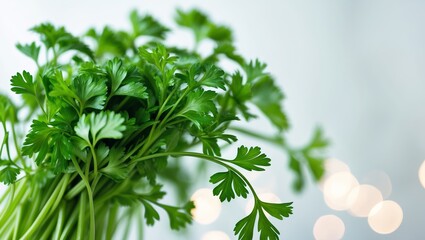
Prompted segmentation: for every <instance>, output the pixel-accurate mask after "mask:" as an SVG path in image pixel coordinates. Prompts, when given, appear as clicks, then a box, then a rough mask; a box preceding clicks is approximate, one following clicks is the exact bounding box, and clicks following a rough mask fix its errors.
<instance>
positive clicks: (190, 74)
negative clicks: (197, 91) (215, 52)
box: [176, 64, 226, 90]
mask: <svg viewBox="0 0 425 240" xmlns="http://www.w3.org/2000/svg"><path fill="white" fill-rule="evenodd" d="M223 75H224V71H223V70H221V69H220V68H218V67H216V66H214V65H201V64H193V65H192V66H191V67H190V68H189V69H188V70H186V71H184V72H183V73H177V74H176V76H177V77H178V78H179V79H181V80H183V81H184V82H187V83H188V84H189V86H190V87H192V88H195V87H198V86H208V87H213V88H221V89H223V90H226V87H225V82H224V78H223Z"/></svg>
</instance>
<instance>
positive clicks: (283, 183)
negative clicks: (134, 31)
mask: <svg viewBox="0 0 425 240" xmlns="http://www.w3.org/2000/svg"><path fill="white" fill-rule="evenodd" d="M106 2H107V1H82V0H74V1H52V0H41V1H29V0H26V1H1V2H0V81H1V85H0V86H1V87H0V89H1V91H2V92H5V91H8V90H7V88H9V87H8V81H9V79H10V76H11V75H13V74H15V73H16V72H17V71H21V70H22V69H28V70H31V69H33V66H32V63H31V62H30V61H29V60H27V59H26V58H25V57H23V56H22V55H21V54H20V53H18V51H17V50H15V48H14V45H15V43H16V42H17V41H20V42H27V41H29V40H30V39H35V36H34V35H33V34H31V33H28V32H27V29H29V28H30V27H31V26H33V25H34V24H36V23H39V22H42V21H46V20H48V21H51V22H53V23H55V24H62V25H65V26H67V28H68V29H69V30H70V31H71V32H74V33H81V32H82V31H83V30H84V29H86V28H87V27H88V26H92V25H95V26H102V25H104V24H112V25H114V26H128V24H127V18H126V16H127V13H128V12H129V10H130V9H132V8H134V7H137V8H138V9H139V10H140V11H144V10H146V11H148V12H150V13H151V14H153V15H155V16H158V17H159V18H160V19H161V20H163V22H165V23H170V22H171V18H170V16H171V15H172V14H173V12H174V8H175V7H176V6H181V7H183V8H188V7H191V6H198V7H200V8H201V9H203V10H205V11H207V12H208V13H209V14H210V15H212V16H213V18H214V19H215V20H218V21H220V22H223V23H226V24H229V25H231V26H232V27H233V29H234V30H235V34H236V38H237V44H236V45H237V46H238V48H239V49H240V52H241V53H243V55H245V56H248V57H252V58H255V57H258V58H260V59H262V60H264V61H265V62H267V63H268V64H269V70H270V72H272V73H273V74H274V75H275V76H276V78H277V79H279V81H280V82H279V83H280V85H281V86H282V87H283V89H284V91H285V93H286V95H287V97H288V100H287V101H286V103H285V107H286V109H287V112H288V113H289V115H290V117H291V122H292V125H293V128H292V130H291V132H290V138H291V140H292V142H293V143H303V142H304V141H306V139H307V138H308V137H309V134H310V133H311V131H312V129H313V127H314V126H315V125H316V124H317V123H320V124H321V125H322V126H323V127H324V128H325V130H326V133H327V136H329V137H330V138H331V139H332V142H333V145H332V147H331V148H330V151H329V153H330V154H331V155H332V156H335V157H338V158H340V159H342V160H343V161H345V162H346V163H347V164H349V165H350V167H351V169H352V171H353V173H354V174H355V175H356V176H357V177H358V178H359V179H361V178H362V177H363V176H365V175H366V173H368V172H371V171H373V170H384V171H386V172H387V173H388V174H389V176H390V177H391V179H392V182H393V193H392V194H391V196H390V197H389V198H390V199H393V200H395V201H398V202H399V203H400V205H401V207H402V208H403V210H404V221H403V223H402V226H401V227H400V229H399V230H397V231H396V232H395V233H393V234H391V235H389V236H380V235H378V234H376V233H374V232H373V231H372V230H371V229H370V228H369V227H368V225H367V221H366V220H365V219H357V218H354V217H351V216H350V215H349V214H347V213H345V212H335V211H332V210H330V209H329V208H327V207H326V205H325V203H324V201H323V200H322V195H321V193H320V191H319V190H318V189H317V188H316V187H314V186H309V188H308V189H307V191H305V192H304V193H303V194H302V195H295V194H293V193H292V192H291V191H290V189H289V185H290V180H291V179H292V178H291V175H290V174H289V173H288V171H287V170H286V168H285V166H286V163H285V162H284V161H283V160H284V158H282V156H281V154H280V152H279V151H278V150H276V149H273V148H272V147H269V148H264V149H265V150H266V151H267V152H268V153H269V155H270V156H271V157H273V158H274V159H275V163H274V166H275V168H274V169H273V174H274V176H272V175H271V174H268V175H267V177H266V178H267V180H268V181H269V180H274V181H275V182H270V183H269V182H262V181H264V179H263V178H260V179H259V181H258V183H257V185H258V186H260V187H261V186H275V187H274V191H276V192H277V193H278V195H279V197H280V198H281V199H282V200H284V201H295V203H294V206H295V209H294V212H295V215H293V217H291V218H290V219H289V220H287V221H286V222H285V223H279V229H281V231H282V236H283V238H284V239H312V238H313V236H312V229H313V224H314V221H315V220H316V219H317V218H318V217H320V216H321V215H324V214H336V215H338V216H340V217H341V218H342V219H343V221H344V222H345V225H346V234H345V239H423V238H425V228H424V227H423V224H424V223H425V205H424V204H423V203H424V198H425V190H424V189H423V188H422V187H421V186H420V184H419V181H418V178H417V171H418V167H419V165H420V163H421V162H422V161H423V160H424V159H425V148H424V143H425V127H424V123H425V109H424V103H425V95H424V94H423V93H424V89H425V81H424V79H425V68H424V65H425V44H424V43H425V28H424V26H423V25H424V22H425V14H424V13H423V12H424V8H425V2H424V1H419V0H418V1H409V0H404V1H401V0H400V1H390V0H375V1H364V0H363V1H361V0H355V1H354V0H351V1H348V0H346V1H343V0H340V1H329V0H323V1H314V0H294V1H270V0H268V1H247V0H237V1H236V0H233V1H224V0H215V1H208V2H207V1H195V0H190V1H189V0H188V1H178V0H175V1H153V0H151V1H129V0H121V1H118V2H116V1H109V2H108V3H106ZM112 3H113V4H112ZM180 37H187V35H184V34H182V35H181V36H180ZM179 39H180V38H176V39H174V41H176V42H177V41H179ZM261 126H264V125H261ZM245 142H247V141H245ZM247 143H249V142H247ZM253 144H258V143H256V142H254V143H251V145H253ZM279 161H280V162H279ZM279 168H281V169H284V170H282V171H281V170H280V169H279ZM282 176H283V177H282ZM200 186H209V185H208V183H207V178H205V182H204V183H202V184H201V185H200ZM239 204H240V205H242V206H243V205H244V202H243V201H241V202H238V203H237V204H233V205H226V206H224V214H222V216H221V217H220V219H219V221H217V222H216V223H215V224H213V225H210V226H200V225H198V224H194V225H193V226H192V227H191V228H190V231H192V232H193V234H192V235H191V236H192V237H191V238H192V239H199V236H200V235H201V233H203V232H205V231H207V230H216V229H221V230H224V231H226V232H227V233H228V234H229V235H231V229H232V228H233V224H234V220H235V219H233V218H234V217H235V216H241V215H242V214H243V212H242V210H241V208H239V206H238V205H239ZM166 225H167V223H161V224H159V225H158V226H156V227H154V228H150V229H149V230H148V231H147V235H146V236H147V239H176V238H177V237H176V236H175V235H172V234H173V233H172V232H171V231H169V230H168V228H167V226H166ZM183 239H184V238H183Z"/></svg>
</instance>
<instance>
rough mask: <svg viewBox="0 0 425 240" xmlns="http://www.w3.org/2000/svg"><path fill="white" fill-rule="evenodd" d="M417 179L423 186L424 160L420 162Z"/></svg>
mask: <svg viewBox="0 0 425 240" xmlns="http://www.w3.org/2000/svg"><path fill="white" fill-rule="evenodd" d="M419 181H420V182H421V184H422V186H423V187H424V188H425V161H424V162H423V163H422V164H421V167H420V168H419Z"/></svg>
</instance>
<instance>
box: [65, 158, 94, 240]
mask: <svg viewBox="0 0 425 240" xmlns="http://www.w3.org/2000/svg"><path fill="white" fill-rule="evenodd" d="M71 160H72V163H73V164H74V166H75V169H76V170H77V172H78V174H79V175H80V177H81V179H83V181H84V183H85V184H86V188H87V194H88V197H89V209H90V235H89V236H90V240H94V239H95V237H96V233H95V227H96V222H95V213H94V204H93V192H92V189H91V187H90V183H89V180H88V178H87V176H86V175H84V173H83V171H82V170H81V168H80V165H78V163H77V160H76V159H75V158H74V157H72V158H71Z"/></svg>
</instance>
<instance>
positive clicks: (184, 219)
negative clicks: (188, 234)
mask: <svg viewBox="0 0 425 240" xmlns="http://www.w3.org/2000/svg"><path fill="white" fill-rule="evenodd" d="M161 207H162V208H163V209H164V210H165V211H166V212H167V214H168V217H169V218H170V227H171V229H174V230H179V229H181V228H184V227H186V225H187V224H190V223H192V215H191V214H190V212H191V210H192V209H193V208H195V205H194V203H193V202H192V201H189V202H188V203H186V204H185V205H184V206H183V207H174V206H168V205H164V204H161Z"/></svg>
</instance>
